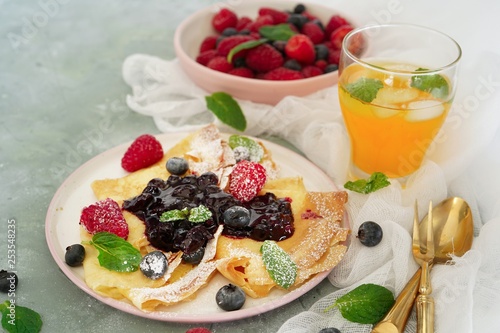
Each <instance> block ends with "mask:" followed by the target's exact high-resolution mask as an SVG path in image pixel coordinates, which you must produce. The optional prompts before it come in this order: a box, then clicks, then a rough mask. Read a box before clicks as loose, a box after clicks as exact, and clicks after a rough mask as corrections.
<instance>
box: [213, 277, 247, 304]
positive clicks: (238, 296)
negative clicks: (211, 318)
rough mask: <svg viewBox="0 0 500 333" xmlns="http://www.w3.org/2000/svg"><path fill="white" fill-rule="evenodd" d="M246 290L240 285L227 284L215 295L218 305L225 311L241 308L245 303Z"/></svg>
mask: <svg viewBox="0 0 500 333" xmlns="http://www.w3.org/2000/svg"><path fill="white" fill-rule="evenodd" d="M245 300H246V295H245V292H244V291H243V290H242V289H241V288H240V287H238V286H235V285H233V284H231V283H230V284H227V285H225V286H223V287H222V288H220V289H219V291H218V292H217V294H216V295H215V301H216V302H217V305H218V306H219V307H220V308H221V309H222V310H225V311H234V310H239V309H241V307H242V306H243V304H245Z"/></svg>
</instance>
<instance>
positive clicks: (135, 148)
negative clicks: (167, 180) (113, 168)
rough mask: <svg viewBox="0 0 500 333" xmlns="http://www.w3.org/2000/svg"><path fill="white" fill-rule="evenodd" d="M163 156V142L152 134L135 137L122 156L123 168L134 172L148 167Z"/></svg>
mask: <svg viewBox="0 0 500 333" xmlns="http://www.w3.org/2000/svg"><path fill="white" fill-rule="evenodd" d="M162 158H163V148H162V146H161V143H160V142H159V141H158V140H156V138H155V137H154V136H152V135H150V134H143V135H141V136H139V137H138V138H137V139H135V141H134V142H132V144H131V145H130V147H128V149H127V151H126V152H125V154H124V155H123V157H122V163H121V164H122V168H123V169H125V170H126V171H128V172H134V171H137V170H140V169H142V168H147V167H148V166H151V165H153V164H155V163H156V162H158V161H160V160H161V159H162Z"/></svg>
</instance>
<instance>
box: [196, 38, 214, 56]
mask: <svg viewBox="0 0 500 333" xmlns="http://www.w3.org/2000/svg"><path fill="white" fill-rule="evenodd" d="M216 45H217V36H207V37H205V38H204V39H203V41H202V42H201V44H200V50H199V53H203V52H205V51H208V50H214V49H215V47H216Z"/></svg>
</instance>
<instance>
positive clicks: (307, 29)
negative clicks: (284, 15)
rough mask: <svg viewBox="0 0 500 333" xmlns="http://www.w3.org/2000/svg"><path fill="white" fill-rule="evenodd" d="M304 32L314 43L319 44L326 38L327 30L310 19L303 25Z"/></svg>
mask: <svg viewBox="0 0 500 333" xmlns="http://www.w3.org/2000/svg"><path fill="white" fill-rule="evenodd" d="M302 33H303V34H304V35H306V36H308V37H309V38H310V39H311V41H312V42H313V44H319V43H321V42H322V41H323V40H324V39H325V32H324V31H323V29H321V27H320V26H319V25H318V24H316V23H314V22H312V21H309V22H307V23H306V24H304V25H303V26H302Z"/></svg>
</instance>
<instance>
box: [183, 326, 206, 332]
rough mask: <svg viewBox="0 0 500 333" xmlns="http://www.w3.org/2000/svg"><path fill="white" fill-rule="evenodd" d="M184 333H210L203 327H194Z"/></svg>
mask: <svg viewBox="0 0 500 333" xmlns="http://www.w3.org/2000/svg"><path fill="white" fill-rule="evenodd" d="M186 333H212V332H211V331H210V330H209V329H208V328H205V327H194V328H190V329H188V330H187V331H186Z"/></svg>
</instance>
